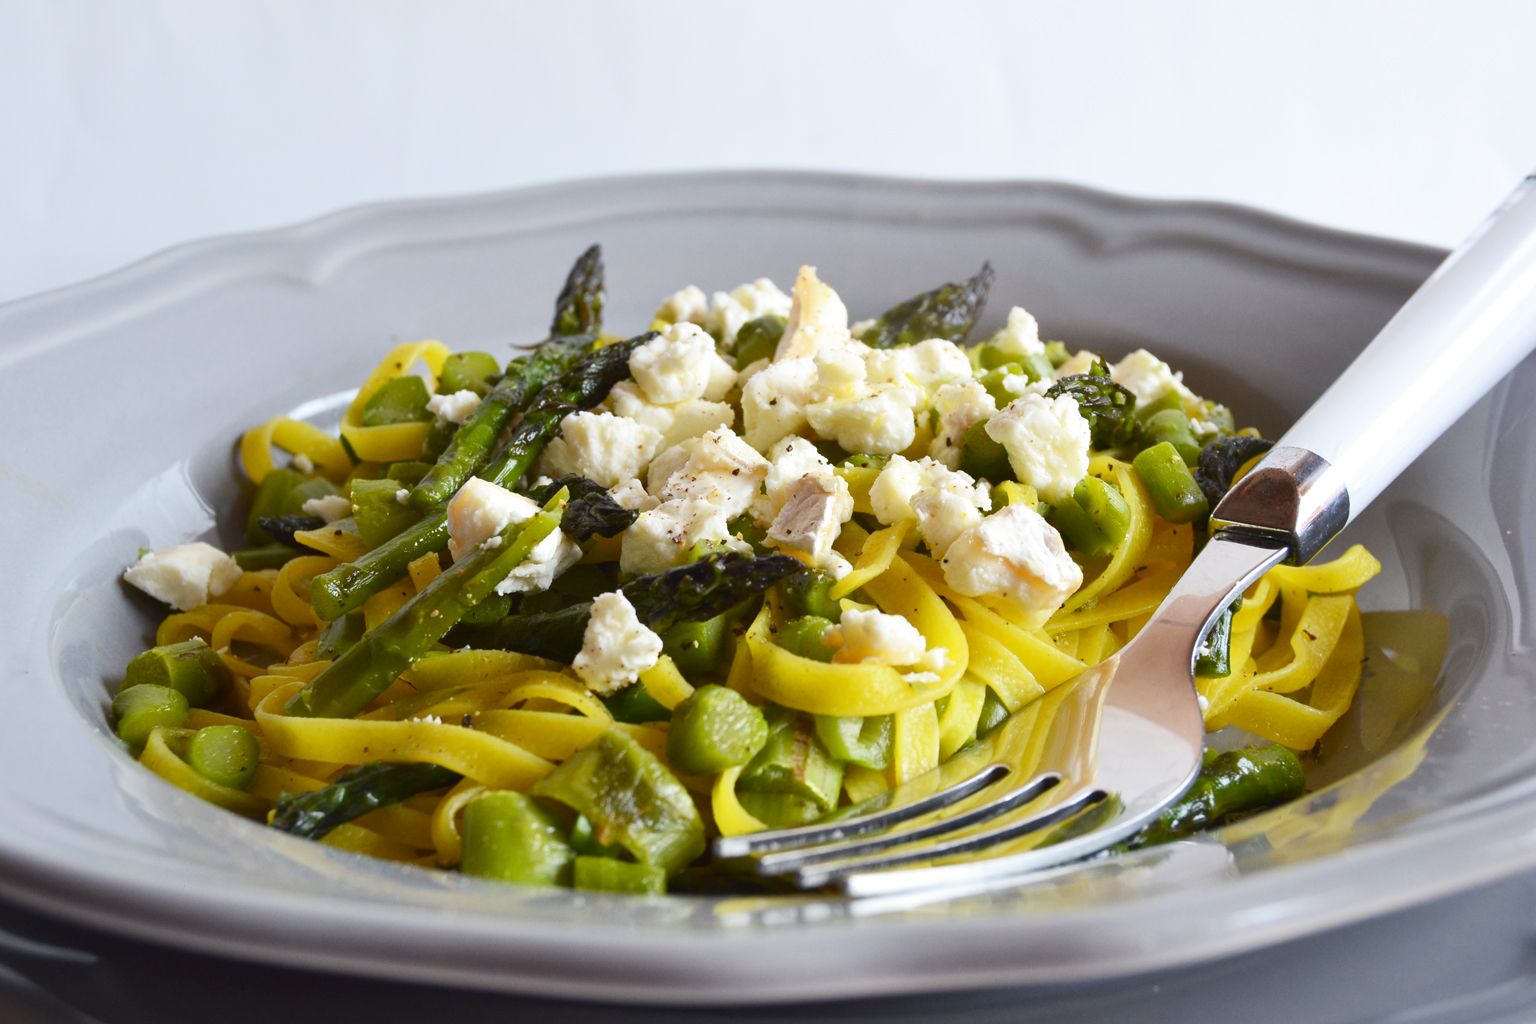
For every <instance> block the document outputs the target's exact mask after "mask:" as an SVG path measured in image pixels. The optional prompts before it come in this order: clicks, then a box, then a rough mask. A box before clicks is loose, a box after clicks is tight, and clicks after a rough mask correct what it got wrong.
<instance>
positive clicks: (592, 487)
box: [528, 473, 640, 541]
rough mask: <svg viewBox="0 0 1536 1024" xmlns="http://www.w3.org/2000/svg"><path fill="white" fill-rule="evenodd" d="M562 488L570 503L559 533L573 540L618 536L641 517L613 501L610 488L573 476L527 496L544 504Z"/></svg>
mask: <svg viewBox="0 0 1536 1024" xmlns="http://www.w3.org/2000/svg"><path fill="white" fill-rule="evenodd" d="M562 487H565V488H567V489H569V490H570V492H571V500H570V502H569V503H568V504H567V505H566V506H565V516H564V518H562V519H561V520H560V530H561V532H562V533H564V534H565V535H566V536H567V537H569V538H571V539H572V540H578V541H580V540H588V539H590V538H591V537H592V536H593V535H597V536H602V537H617V536H618V535H619V534H621V533H623V532H624V531H625V530H627V529H628V528H629V527H630V525H631V524H632V523H634V521H635V520H636V519H638V518H640V513H639V512H637V511H636V510H634V509H629V508H625V507H624V506H623V505H620V504H619V503H618V502H617V501H615V500H613V496H612V495H611V494H609V493H608V488H606V487H604V486H603V485H602V484H600V483H598V482H597V481H596V480H589V479H587V478H586V477H584V476H577V475H576V474H574V473H567V474H566V475H565V476H562V477H560V479H558V480H554V481H551V482H550V483H547V484H545V485H544V486H542V487H536V488H534V489H532V490H531V491H529V492H528V496H529V497H530V498H532V499H533V500H534V501H545V500H547V499H548V496H549V495H551V494H553V493H555V492H556V491H558V490H559V489H560V488H562Z"/></svg>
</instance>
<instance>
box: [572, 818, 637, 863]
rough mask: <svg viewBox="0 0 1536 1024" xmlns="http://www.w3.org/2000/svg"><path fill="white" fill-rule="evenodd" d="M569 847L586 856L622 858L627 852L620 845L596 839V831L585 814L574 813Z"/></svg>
mask: <svg viewBox="0 0 1536 1024" xmlns="http://www.w3.org/2000/svg"><path fill="white" fill-rule="evenodd" d="M571 849H573V850H575V851H576V852H577V853H580V854H585V855H586V856H588V857H611V858H617V859H622V858H624V857H627V856H628V854H627V853H626V852H625V851H624V848H623V847H622V846H609V845H607V844H605V843H600V842H598V841H597V832H596V831H594V830H593V828H592V822H591V821H589V820H588V819H587V816H586V815H585V814H578V815H576V821H575V822H574V823H573V824H572V825H571Z"/></svg>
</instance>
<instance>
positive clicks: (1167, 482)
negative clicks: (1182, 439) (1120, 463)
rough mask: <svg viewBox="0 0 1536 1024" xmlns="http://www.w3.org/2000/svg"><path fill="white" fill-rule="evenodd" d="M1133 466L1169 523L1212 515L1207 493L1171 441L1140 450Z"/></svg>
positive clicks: (1193, 520) (1132, 461) (1159, 511)
mask: <svg viewBox="0 0 1536 1024" xmlns="http://www.w3.org/2000/svg"><path fill="white" fill-rule="evenodd" d="M1159 415H1161V414H1159ZM1131 468H1132V469H1134V470H1135V471H1136V475H1137V476H1139V477H1140V478H1141V482H1142V483H1143V484H1145V485H1146V487H1147V495H1148V497H1150V498H1151V499H1152V507H1153V508H1155V509H1157V514H1158V515H1160V516H1162V517H1163V518H1164V519H1166V520H1168V522H1170V523H1193V522H1198V521H1200V520H1203V519H1205V517H1206V516H1208V515H1209V514H1210V511H1211V508H1210V505H1208V504H1207V503H1206V500H1205V493H1204V492H1203V491H1201V490H1200V485H1199V484H1197V483H1195V478H1194V475H1193V474H1192V473H1190V471H1189V467H1188V466H1186V465H1185V464H1184V460H1183V458H1181V457H1180V455H1179V451H1178V449H1177V448H1175V447H1174V446H1173V445H1172V444H1171V443H1169V442H1167V441H1163V442H1161V443H1160V444H1156V445H1153V446H1152V447H1151V448H1148V449H1147V450H1146V451H1144V452H1141V453H1139V454H1138V455H1137V456H1136V458H1134V459H1132V460H1131Z"/></svg>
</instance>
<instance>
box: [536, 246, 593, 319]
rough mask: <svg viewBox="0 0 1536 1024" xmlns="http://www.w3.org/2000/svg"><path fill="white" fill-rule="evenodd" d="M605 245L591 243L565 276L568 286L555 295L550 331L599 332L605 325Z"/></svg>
mask: <svg viewBox="0 0 1536 1024" xmlns="http://www.w3.org/2000/svg"><path fill="white" fill-rule="evenodd" d="M603 285H604V274H603V249H602V246H600V245H593V246H590V247H588V249H587V251H586V252H584V253H582V254H581V255H580V256H578V257H576V263H575V265H573V266H572V267H571V272H570V273H569V274H567V275H566V277H565V286H564V287H562V288H561V289H560V294H559V296H558V297H556V299H555V316H554V319H552V320H551V321H550V324H549V333H550V334H551V335H554V336H557V337H558V336H562V335H571V334H596V333H597V332H598V331H600V330H602V329H603V300H604V298H605V297H606V296H605V293H604V291H603Z"/></svg>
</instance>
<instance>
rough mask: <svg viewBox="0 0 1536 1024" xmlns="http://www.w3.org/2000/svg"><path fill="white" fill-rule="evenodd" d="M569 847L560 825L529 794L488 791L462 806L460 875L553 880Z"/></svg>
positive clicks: (561, 873)
mask: <svg viewBox="0 0 1536 1024" xmlns="http://www.w3.org/2000/svg"><path fill="white" fill-rule="evenodd" d="M572 856H573V852H572V850H571V844H570V841H569V838H568V835H567V829H566V827H565V825H564V824H563V823H562V822H561V821H560V819H559V818H557V817H556V816H555V814H554V813H553V812H552V811H550V810H549V809H548V808H546V807H542V806H540V805H539V803H538V802H537V801H536V800H534V799H533V798H531V797H528V796H524V795H523V794H522V793H514V792H510V791H507V790H494V791H492V792H489V793H484V794H482V795H480V796H477V797H475V798H474V799H473V800H471V801H470V802H469V803H468V804H467V805H465V807H464V859H463V860H462V861H461V862H460V864H459V870H460V871H462V872H464V874H466V875H476V876H478V877H480V878H494V879H496V880H497V881H500V882H514V883H517V884H520V885H558V884H559V883H560V882H561V881H562V880H564V879H565V878H566V877H567V876H568V874H569V870H570V864H571V858H572Z"/></svg>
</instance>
